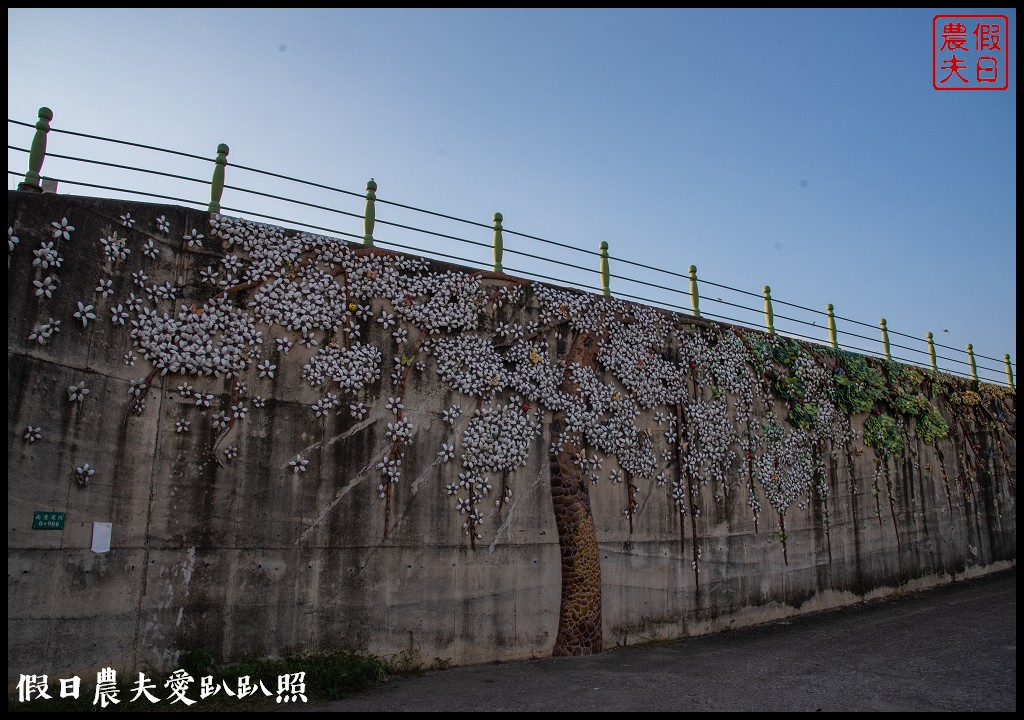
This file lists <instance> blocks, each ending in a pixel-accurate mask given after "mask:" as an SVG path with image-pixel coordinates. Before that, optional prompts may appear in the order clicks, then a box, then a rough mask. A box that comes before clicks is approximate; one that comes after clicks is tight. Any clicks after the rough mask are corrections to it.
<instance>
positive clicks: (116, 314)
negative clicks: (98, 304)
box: [110, 304, 131, 325]
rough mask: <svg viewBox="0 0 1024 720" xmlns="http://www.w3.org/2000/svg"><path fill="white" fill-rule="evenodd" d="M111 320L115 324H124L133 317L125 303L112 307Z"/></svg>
mask: <svg viewBox="0 0 1024 720" xmlns="http://www.w3.org/2000/svg"><path fill="white" fill-rule="evenodd" d="M110 316H111V317H110V320H111V322H113V323H114V324H115V325H124V324H125V322H127V320H128V318H129V317H131V316H130V314H129V313H128V311H127V310H125V309H124V306H123V305H120V304H118V305H115V306H114V307H112V308H110Z"/></svg>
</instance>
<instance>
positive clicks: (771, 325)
mask: <svg viewBox="0 0 1024 720" xmlns="http://www.w3.org/2000/svg"><path fill="white" fill-rule="evenodd" d="M764 324H765V326H766V327H767V328H768V334H769V335H774V334H775V313H774V312H772V289H771V288H770V287H769V286H767V285H765V286H764Z"/></svg>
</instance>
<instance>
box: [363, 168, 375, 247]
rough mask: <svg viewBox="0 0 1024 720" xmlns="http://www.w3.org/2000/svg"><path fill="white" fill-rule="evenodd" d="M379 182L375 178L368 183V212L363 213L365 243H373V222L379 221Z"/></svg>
mask: <svg viewBox="0 0 1024 720" xmlns="http://www.w3.org/2000/svg"><path fill="white" fill-rule="evenodd" d="M376 201H377V183H376V182H374V180H373V178H370V181H369V182H368V183H366V212H365V213H363V245H373V224H374V223H375V222H376V221H377V210H376V208H375V206H374V203H375V202H376Z"/></svg>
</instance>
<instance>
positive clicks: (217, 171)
mask: <svg viewBox="0 0 1024 720" xmlns="http://www.w3.org/2000/svg"><path fill="white" fill-rule="evenodd" d="M215 162H216V163H217V164H216V165H214V166H213V180H211V181H210V205H209V207H208V208H207V209H208V210H209V211H210V212H212V213H219V212H220V199H221V197H222V196H223V195H224V168H225V167H226V166H227V164H228V146H227V145H225V144H224V143H221V144H220V145H218V146H217V159H216V160H215Z"/></svg>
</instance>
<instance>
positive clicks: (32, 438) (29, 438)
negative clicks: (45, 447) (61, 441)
mask: <svg viewBox="0 0 1024 720" xmlns="http://www.w3.org/2000/svg"><path fill="white" fill-rule="evenodd" d="M22 437H23V438H25V442H27V443H34V442H36V441H37V440H39V439H40V438H42V437H43V433H42V428H38V427H32V426H31V425H29V426H28V427H26V428H25V434H24V435H22Z"/></svg>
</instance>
